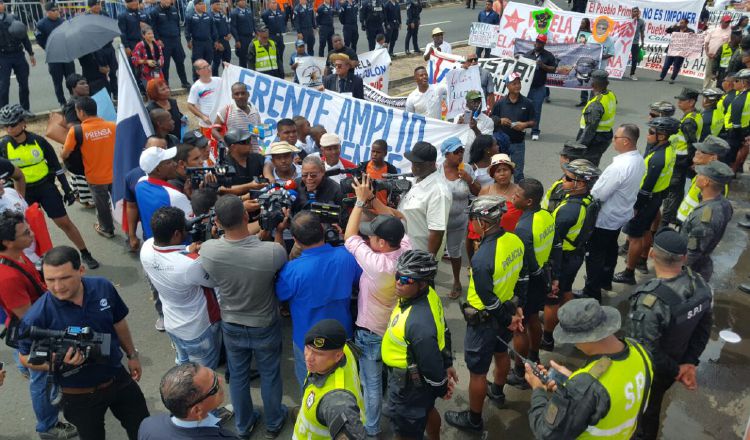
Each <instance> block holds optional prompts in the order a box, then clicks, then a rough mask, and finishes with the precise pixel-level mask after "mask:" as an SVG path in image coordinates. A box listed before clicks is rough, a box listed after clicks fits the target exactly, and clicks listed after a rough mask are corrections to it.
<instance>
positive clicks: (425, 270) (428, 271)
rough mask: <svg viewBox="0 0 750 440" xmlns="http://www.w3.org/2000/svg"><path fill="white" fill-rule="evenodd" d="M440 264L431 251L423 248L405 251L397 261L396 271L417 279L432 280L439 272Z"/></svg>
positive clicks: (401, 274)
mask: <svg viewBox="0 0 750 440" xmlns="http://www.w3.org/2000/svg"><path fill="white" fill-rule="evenodd" d="M437 268H438V264H437V261H436V260H435V257H433V256H432V254H431V253H429V252H427V251H422V250H410V251H406V252H404V253H403V254H402V255H401V256H400V257H398V261H397V262H396V273H397V274H399V275H400V276H405V277H409V278H414V279H417V280H431V279H433V278H435V274H437Z"/></svg>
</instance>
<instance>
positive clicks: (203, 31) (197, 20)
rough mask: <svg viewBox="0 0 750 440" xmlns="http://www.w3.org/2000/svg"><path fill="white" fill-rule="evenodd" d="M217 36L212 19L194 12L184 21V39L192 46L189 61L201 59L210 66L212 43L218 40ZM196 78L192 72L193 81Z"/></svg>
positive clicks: (212, 50)
mask: <svg viewBox="0 0 750 440" xmlns="http://www.w3.org/2000/svg"><path fill="white" fill-rule="evenodd" d="M217 35H218V34H217V33H216V27H215V26H214V20H213V17H211V15H210V14H208V13H205V14H198V13H197V12H196V13H194V14H193V15H192V16H191V17H190V18H188V19H187V20H185V39H186V40H187V42H188V43H192V44H193V52H192V54H191V55H190V59H191V60H192V61H193V62H195V60H198V59H201V58H202V59H204V60H206V61H207V62H208V63H209V64H211V62H213V59H214V41H216V40H217V39H218V37H217ZM196 78H198V75H197V74H196V73H195V72H194V73H193V79H196Z"/></svg>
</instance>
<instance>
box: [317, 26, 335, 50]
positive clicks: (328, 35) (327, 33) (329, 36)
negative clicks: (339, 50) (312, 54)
mask: <svg viewBox="0 0 750 440" xmlns="http://www.w3.org/2000/svg"><path fill="white" fill-rule="evenodd" d="M318 37H319V38H320V47H318V56H319V57H322V56H325V50H326V46H328V52H329V53H330V52H331V51H332V50H333V27H329V26H321V27H320V29H319V31H318Z"/></svg>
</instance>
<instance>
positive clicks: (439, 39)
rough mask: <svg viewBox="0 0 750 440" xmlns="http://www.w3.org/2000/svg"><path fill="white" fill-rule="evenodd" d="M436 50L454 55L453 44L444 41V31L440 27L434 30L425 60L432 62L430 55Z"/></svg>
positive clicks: (425, 53) (426, 49)
mask: <svg viewBox="0 0 750 440" xmlns="http://www.w3.org/2000/svg"><path fill="white" fill-rule="evenodd" d="M435 50H437V51H439V52H443V53H452V52H451V44H450V43H448V42H447V41H443V30H442V29H440V28H439V27H436V28H434V29H433V30H432V41H430V42H429V43H427V46H425V48H424V60H425V61H430V54H431V53H432V52H433V51H435Z"/></svg>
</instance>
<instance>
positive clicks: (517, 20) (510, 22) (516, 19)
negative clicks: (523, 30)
mask: <svg viewBox="0 0 750 440" xmlns="http://www.w3.org/2000/svg"><path fill="white" fill-rule="evenodd" d="M504 18H505V21H506V23H505V27H504V28H503V29H508V28H509V27H512V28H513V30H514V31H515V32H518V25H519V24H521V23H523V22H524V21H526V20H524V19H523V18H521V17H520V16H519V15H518V9H515V10H514V11H513V15H506V16H505V17H504Z"/></svg>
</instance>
